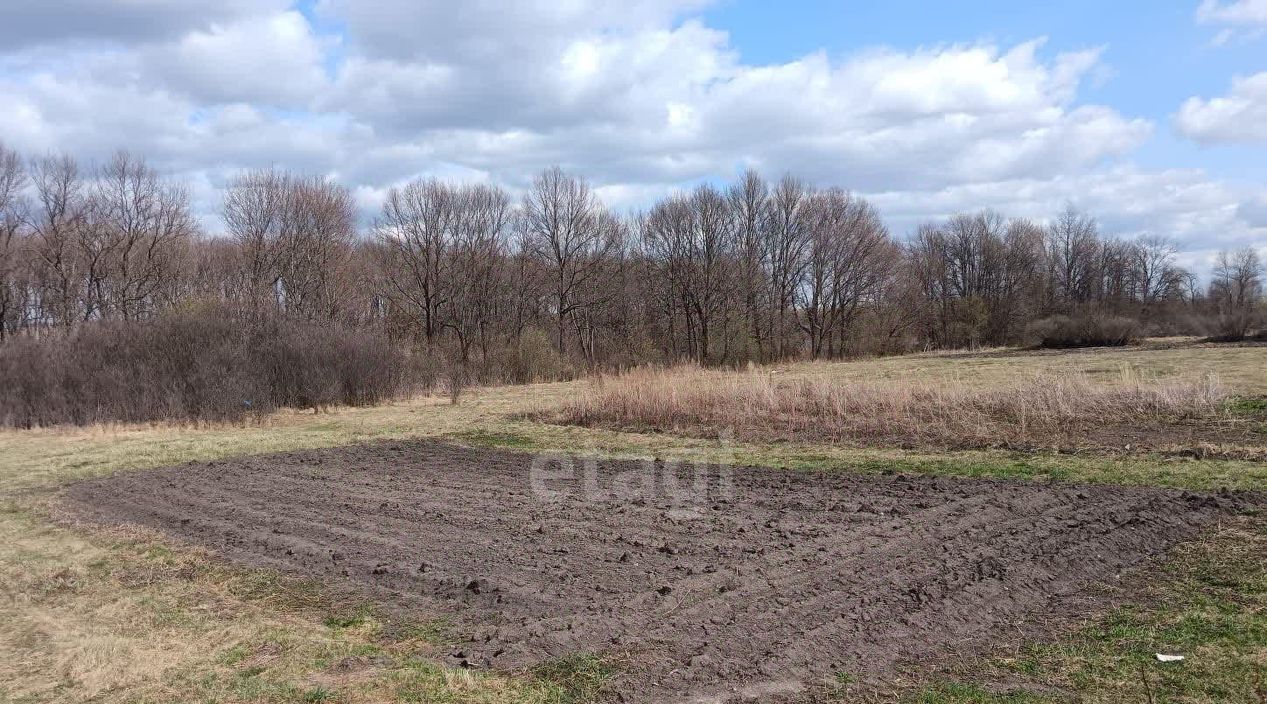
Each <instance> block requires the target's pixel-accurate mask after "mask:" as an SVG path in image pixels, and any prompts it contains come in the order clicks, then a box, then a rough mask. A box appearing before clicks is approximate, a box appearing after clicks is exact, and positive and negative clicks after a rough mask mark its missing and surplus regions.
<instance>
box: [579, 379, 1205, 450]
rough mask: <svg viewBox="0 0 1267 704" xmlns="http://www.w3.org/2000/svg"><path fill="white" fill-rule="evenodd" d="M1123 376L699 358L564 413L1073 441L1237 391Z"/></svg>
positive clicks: (1199, 416) (758, 431) (773, 435)
mask: <svg viewBox="0 0 1267 704" xmlns="http://www.w3.org/2000/svg"><path fill="white" fill-rule="evenodd" d="M1126 374H1127V378H1123V379H1122V380H1121V382H1120V383H1113V384H1104V383H1097V382H1093V381H1092V380H1091V379H1090V378H1088V377H1086V376H1084V375H1076V374H1075V375H1066V376H1054V375H1037V376H1034V377H1031V378H1029V379H1026V380H1024V381H1021V382H1016V383H1012V384H1010V385H1005V386H989V387H980V386H977V385H973V384H970V383H967V382H963V381H939V382H928V381H899V382H832V381H824V380H809V379H800V380H786V381H785V380H780V379H778V378H777V375H775V374H772V373H770V372H768V371H751V372H745V373H715V372H707V371H701V370H699V369H696V368H691V367H677V368H673V369H668V370H637V371H634V372H630V373H628V374H624V375H622V376H618V377H607V378H602V379H599V380H598V381H597V382H596V383H594V384H593V385H592V387H591V388H590V390H589V391H588V392H587V393H585V394H583V395H581V396H580V397H578V398H576V399H575V400H573V401H571V402H569V403H567V404H566V405H565V406H564V407H563V409H562V411H561V412H560V413H561V420H563V421H564V422H567V423H572V424H577V425H587V426H608V427H622V428H635V429H658V430H666V431H678V432H686V433H689V434H700V433H708V434H711V433H714V432H718V431H721V430H724V429H729V430H732V431H733V432H734V433H735V434H736V435H738V436H740V437H745V438H755V439H783V438H798V439H814V440H831V441H855V442H862V443H868V444H873V443H884V444H896V445H899V446H918V445H930V444H932V445H938V446H952V447H968V446H976V447H979V446H991V445H1034V444H1051V443H1056V444H1065V443H1067V442H1068V441H1069V440H1071V439H1075V440H1076V439H1077V438H1078V437H1079V436H1094V435H1097V434H1098V435H1103V434H1104V432H1105V431H1107V430H1112V429H1117V430H1118V431H1122V437H1126V438H1130V437H1134V436H1137V435H1138V434H1139V433H1141V432H1145V431H1148V430H1150V429H1151V430H1154V431H1155V430H1156V429H1158V428H1166V427H1174V426H1175V425H1178V424H1184V423H1189V422H1192V421H1200V420H1209V419H1212V418H1216V417H1218V416H1220V414H1221V413H1222V410H1221V409H1222V408H1223V407H1224V402H1225V400H1226V399H1227V396H1228V394H1227V392H1226V391H1225V389H1224V388H1223V386H1222V385H1220V384H1219V382H1218V380H1217V379H1216V378H1215V377H1213V376H1206V377H1202V378H1199V379H1175V380H1165V381H1157V380H1143V379H1139V378H1137V377H1133V376H1131V375H1129V372H1128V373H1126Z"/></svg>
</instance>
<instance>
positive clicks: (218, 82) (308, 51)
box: [137, 11, 326, 107]
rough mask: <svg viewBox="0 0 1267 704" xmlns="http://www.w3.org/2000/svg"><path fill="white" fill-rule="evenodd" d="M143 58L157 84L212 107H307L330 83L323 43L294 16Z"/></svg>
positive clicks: (184, 41) (234, 28)
mask: <svg viewBox="0 0 1267 704" xmlns="http://www.w3.org/2000/svg"><path fill="white" fill-rule="evenodd" d="M137 58H138V66H139V68H140V70H144V71H149V72H152V74H153V76H154V78H155V79H156V81H158V82H161V83H162V84H163V85H165V86H167V87H168V88H169V89H171V90H178V91H183V92H187V93H189V94H190V95H191V96H193V97H194V98H195V99H198V100H201V101H206V102H210V103H230V102H241V101H253V102H261V103H264V104H267V105H293V106H302V107H307V105H308V104H309V103H310V102H311V101H312V100H313V98H314V97H315V96H316V95H318V94H319V93H320V92H321V91H322V90H324V88H325V83H326V74H325V72H324V70H323V67H322V62H323V60H324V59H323V47H322V41H321V40H320V39H319V38H318V37H317V36H316V35H315V34H314V33H313V31H312V28H311V27H310V26H309V24H308V21H307V20H306V19H304V17H303V15H301V14H299V13H298V12H293V11H288V12H279V13H276V14H272V15H262V16H257V17H253V18H250V19H245V20H238V21H236V22H232V23H228V24H215V25H212V26H211V27H209V28H207V29H205V30H201V29H200V30H194V31H192V32H189V33H188V34H186V35H184V36H183V37H181V38H180V39H179V40H177V41H174V42H171V43H165V44H160V45H157V46H153V47H151V48H149V49H147V50H145V51H143V52H141V53H140V55H139V56H138V57H137Z"/></svg>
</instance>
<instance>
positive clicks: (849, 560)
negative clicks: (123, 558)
mask: <svg viewBox="0 0 1267 704" xmlns="http://www.w3.org/2000/svg"><path fill="white" fill-rule="evenodd" d="M64 500H65V503H66V504H67V506H68V507H69V508H70V509H71V510H72V512H73V513H74V514H76V515H78V516H79V517H80V518H82V519H84V520H86V521H88V522H94V523H118V522H130V523H138V524H142V525H146V526H151V527H154V528H157V529H160V530H162V531H164V532H166V533H168V534H170V535H172V536H176V537H178V538H180V539H183V540H186V541H189V542H192V543H196V544H201V545H204V546H207V547H210V548H212V549H215V550H217V551H219V552H220V553H221V554H222V555H223V556H225V557H226V558H228V559H231V560H235V561H239V562H242V563H246V564H249V565H254V566H265V567H275V568H279V569H282V570H284V571H287V572H291V573H299V574H303V575H307V576H313V577H316V578H318V579H320V580H322V581H324V582H327V583H330V584H335V585H340V586H342V587H347V588H352V589H354V590H358V591H365V592H367V593H369V594H371V595H372V596H374V597H376V598H378V599H379V600H380V602H382V603H383V604H384V605H385V606H386V607H387V608H389V609H396V610H400V611H413V612H417V613H420V614H430V615H436V614H444V615H454V614H456V616H457V622H458V624H459V626H458V630H459V633H460V634H461V636H462V637H463V638H465V642H464V643H463V644H461V645H460V646H458V647H457V648H456V649H455V650H454V652H453V654H452V658H453V659H454V660H455V661H458V662H461V663H463V664H467V665H470V666H475V667H494V668H505V669H515V668H520V667H525V666H528V665H531V664H533V663H535V662H540V661H542V660H545V659H549V658H554V657H559V656H563V655H566V654H570V653H576V652H588V653H620V654H621V655H622V657H623V658H625V659H626V661H627V663H628V667H627V669H626V671H625V672H624V674H622V675H621V676H620V677H619V678H618V680H617V681H616V682H615V683H614V690H615V694H616V696H618V697H619V696H623V697H625V698H628V699H630V700H634V701H648V700H654V701H726V700H729V699H731V698H741V699H748V698H755V699H762V698H775V697H778V698H783V697H786V696H788V695H789V694H794V693H796V692H798V691H810V690H811V689H812V688H813V686H814V685H815V684H817V683H821V682H823V681H825V680H827V679H829V678H831V677H832V676H833V675H834V674H835V673H838V672H848V673H851V674H854V675H857V674H863V675H874V676H882V675H883V674H884V673H885V672H888V671H891V670H892V668H893V667H894V666H895V665H897V664H899V663H903V662H920V661H933V660H937V659H940V658H944V657H946V656H949V655H951V654H954V653H961V652H969V651H973V650H976V649H981V648H985V647H988V646H989V645H991V644H992V643H997V642H999V641H1000V640H1006V639H1008V638H1013V637H1015V634H1016V632H1017V628H1018V624H1020V623H1022V622H1025V621H1032V620H1034V619H1041V618H1042V617H1043V616H1044V615H1045V614H1049V613H1050V612H1051V610H1052V609H1053V608H1054V605H1055V604H1057V603H1058V602H1060V600H1061V599H1064V598H1068V597H1071V596H1073V595H1076V594H1078V593H1079V592H1081V591H1083V590H1085V589H1086V588H1087V587H1088V586H1090V585H1091V584H1094V583H1097V582H1105V581H1108V580H1111V579H1113V578H1114V577H1115V576H1116V575H1117V574H1118V573H1120V572H1121V571H1122V570H1123V569H1125V568H1128V567H1131V566H1133V565H1137V564H1139V563H1141V562H1143V561H1145V560H1148V559H1149V558H1150V557H1152V556H1154V555H1157V554H1158V553H1161V552H1163V551H1164V550H1166V549H1167V548H1168V547H1170V546H1171V545H1173V544H1174V543H1175V542H1177V541H1181V540H1184V539H1188V538H1191V537H1193V536H1194V535H1195V534H1196V533H1197V532H1198V531H1199V530H1200V529H1201V527H1202V526H1203V525H1206V524H1208V523H1210V522H1211V521H1213V520H1215V519H1216V518H1218V517H1219V516H1220V515H1224V514H1227V513H1229V512H1232V511H1235V510H1236V509H1237V508H1238V506H1237V504H1238V499H1236V498H1234V497H1229V496H1218V495H1205V494H1192V493H1188V492H1181V491H1170V490H1160V489H1147V488H1123V487H1105V486H1071V485H1062V484H1037V483H1027V482H1005V481H990V480H958V479H944V478H926V477H907V476H901V475H897V476H861V475H852V474H847V473H820V472H797V471H787V470H771V469H763V468H755V467H744V468H735V469H733V470H726V469H724V468H713V467H710V468H699V467H680V466H674V465H672V464H665V463H663V462H657V463H640V462H632V461H603V462H597V461H593V460H581V459H577V460H575V461H572V460H571V459H567V458H550V457H542V456H538V457H537V459H536V462H535V464H534V456H533V455H526V454H519V453H513V452H501V451H489V450H480V449H472V448H466V447H459V446H455V445H448V444H443V443H438V442H433V441H411V442H393V443H380V444H372V445H361V446H353V447H346V448H334V449H323V450H311V451H303V452H292V453H284V454H273V455H265V456H257V457H245V458H241V459H235V460H229V461H217V462H204V463H194V464H189V465H183V466H178V467H169V468H165V469H159V470H152V471H145V472H133V473H124V474H119V475H115V476H113V477H109V478H106V479H100V480H93V481H87V482H82V483H79V484H76V485H73V486H71V487H70V488H69V489H68V490H67V491H66V494H65V496H64Z"/></svg>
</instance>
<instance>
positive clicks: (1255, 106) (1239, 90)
mask: <svg viewBox="0 0 1267 704" xmlns="http://www.w3.org/2000/svg"><path fill="white" fill-rule="evenodd" d="M1175 125H1176V126H1177V127H1178V128H1179V131H1180V132H1182V133H1183V134H1184V135H1187V136H1188V137H1191V138H1193V139H1196V140H1199V141H1201V142H1206V143H1212V142H1267V71H1264V72H1263V73H1256V74H1254V75H1252V76H1247V77H1244V78H1237V79H1235V80H1234V81H1232V88H1231V90H1230V91H1228V94H1227V95H1225V96H1222V97H1218V98H1210V99H1205V98H1199V97H1192V98H1188V99H1187V100H1186V101H1184V103H1183V105H1182V106H1181V107H1180V108H1179V112H1178V114H1177V115H1175Z"/></svg>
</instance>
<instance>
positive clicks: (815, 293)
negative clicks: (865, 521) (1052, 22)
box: [0, 145, 1263, 380]
mask: <svg viewBox="0 0 1267 704" xmlns="http://www.w3.org/2000/svg"><path fill="white" fill-rule="evenodd" d="M221 216H222V221H223V223H224V231H223V232H222V233H205V232H202V231H201V229H200V227H199V224H198V221H197V219H196V218H195V217H194V215H193V213H192V210H191V198H190V194H189V191H188V189H186V188H185V187H183V186H182V185H181V184H179V183H177V182H175V181H172V180H170V179H167V178H164V177H163V176H162V175H160V174H159V173H158V172H157V171H156V170H155V169H154V168H152V167H151V166H149V165H148V164H147V162H146V161H145V160H144V159H143V158H141V157H139V156H136V155H134V154H130V153H127V152H119V153H117V154H116V155H115V156H114V157H113V158H112V159H110V160H109V161H108V162H106V163H105V164H104V165H101V166H99V167H96V168H91V169H89V168H85V167H84V166H83V165H81V164H79V163H78V162H77V161H76V160H74V159H72V158H70V157H66V156H43V157H38V158H31V159H27V158H23V157H22V156H21V155H19V154H17V153H16V152H14V151H12V150H9V149H6V148H4V147H3V146H2V145H0V340H6V339H11V338H13V337H15V336H42V335H50V334H58V331H64V330H73V329H75V328H77V327H79V326H83V325H85V324H92V323H95V322H110V321H122V322H141V321H147V320H152V319H154V318H156V317H159V316H161V315H163V314H164V313H166V312H169V311H173V310H178V309H182V308H188V307H189V306H196V305H202V304H207V303H214V304H216V305H219V306H223V307H224V308H225V309H226V310H231V311H233V315H234V316H236V317H239V318H240V319H241V320H242V321H244V322H249V321H251V320H253V319H257V318H262V317H277V316H280V317H283V318H286V319H294V320H299V321H304V322H305V323H313V324H328V325H337V326H340V327H344V328H349V327H350V328H356V329H372V330H373V331H374V332H375V333H376V334H382V335H385V336H387V337H388V338H389V339H391V340H392V341H394V342H395V343H397V344H399V345H402V346H407V347H412V348H413V349H415V350H421V351H426V352H429V353H434V354H437V355H441V356H443V357H445V358H447V359H450V360H454V361H456V362H459V363H461V364H462V366H463V367H464V368H469V369H471V370H472V371H473V372H474V373H477V374H481V375H484V376H486V377H501V378H507V379H512V380H528V379H531V378H542V377H550V376H558V375H564V374H567V373H570V371H575V370H581V369H586V368H595V367H614V366H626V365H633V364H638V363H643V362H650V361H675V360H681V359H689V360H694V361H697V362H699V363H702V364H714V365H735V364H742V363H746V362H749V361H755V362H767V361H775V360H782V359H789V358H836V357H841V356H845V355H853V354H870V353H888V352H899V351H905V350H911V349H928V348H946V347H963V346H982V345H1003V344H1018V343H1026V342H1030V341H1033V340H1032V338H1033V336H1034V335H1035V330H1038V329H1040V328H1042V325H1041V323H1042V322H1043V321H1050V320H1051V319H1053V318H1055V317H1062V318H1064V319H1081V320H1092V319H1104V318H1109V317H1112V318H1115V319H1119V320H1120V319H1127V320H1129V321H1131V323H1132V324H1138V325H1140V326H1142V327H1143V329H1145V330H1147V331H1150V332H1154V333H1167V332H1178V333H1195V334H1208V335H1218V336H1221V337H1225V338H1229V339H1232V338H1238V337H1243V336H1245V335H1247V334H1250V333H1251V332H1252V331H1253V330H1254V329H1256V327H1257V326H1258V325H1260V324H1261V321H1260V319H1259V315H1260V312H1261V309H1262V299H1263V285H1262V278H1263V276H1262V266H1261V263H1260V261H1259V259H1258V256H1257V254H1256V253H1255V252H1254V251H1253V250H1252V249H1249V248H1246V249H1243V250H1238V251H1228V252H1223V253H1221V254H1220V255H1219V257H1218V260H1217V262H1216V265H1215V267H1214V270H1213V275H1212V277H1211V280H1210V281H1209V283H1208V285H1205V286H1202V285H1200V283H1199V281H1198V279H1197V277H1195V276H1194V275H1193V274H1192V273H1190V272H1188V271H1185V270H1184V269H1183V268H1181V267H1179V266H1178V265H1177V264H1176V250H1175V248H1174V246H1173V245H1172V244H1171V243H1170V242H1168V241H1167V240H1165V239H1163V238H1158V237H1147V236H1146V237H1138V238H1133V239H1118V238H1114V237H1111V236H1107V235H1105V234H1104V233H1102V232H1101V231H1100V229H1099V227H1098V226H1097V223H1096V221H1095V220H1094V218H1092V217H1091V216H1090V215H1089V214H1087V213H1084V212H1080V211H1078V210H1077V209H1075V208H1073V207H1072V206H1070V207H1067V208H1066V209H1064V210H1063V211H1062V212H1060V213H1056V214H1054V217H1053V218H1051V220H1050V221H1049V222H1047V223H1040V222H1035V221H1032V220H1027V219H1023V218H1008V217H1005V216H1003V215H1001V214H998V213H995V212H992V211H982V212H978V213H967V214H959V215H954V216H952V217H949V218H946V219H944V220H939V221H933V222H927V223H924V224H922V225H920V226H919V227H918V228H917V229H916V231H915V232H914V233H911V235H910V236H909V237H908V238H906V239H905V240H903V239H899V238H897V237H895V236H894V235H893V233H890V232H889V231H888V229H887V228H886V227H885V225H884V222H883V220H882V218H881V216H880V213H879V212H878V211H877V209H876V208H875V206H874V205H873V204H871V203H870V202H868V201H867V200H866V199H865V198H863V197H860V196H859V195H857V194H855V193H851V192H849V191H846V190H842V189H838V188H819V187H816V186H814V185H812V184H809V183H806V182H805V181H802V180H800V179H798V178H796V177H794V176H790V175H788V176H783V177H782V178H779V179H777V180H769V179H767V178H765V177H763V176H762V175H760V174H758V173H756V172H754V171H749V172H748V173H745V174H743V175H742V176H741V177H739V178H738V179H737V180H735V181H734V182H733V183H730V184H726V185H711V184H705V185H701V186H698V187H696V188H695V189H693V190H690V191H686V192H681V193H676V194H673V195H670V196H667V197H665V198H663V199H661V200H660V201H658V202H656V203H655V204H653V205H652V206H651V207H649V208H647V209H645V210H644V211H641V212H638V213H635V214H632V215H620V214H617V213H614V212H613V211H612V210H611V209H609V208H608V207H606V206H605V205H604V204H603V203H602V202H601V200H600V199H599V198H598V196H597V195H596V194H595V192H594V190H593V188H592V187H591V186H590V185H589V184H588V183H587V182H586V181H585V180H584V179H583V178H581V177H579V176H577V175H574V174H570V173H567V172H565V171H563V170H561V169H559V168H551V169H547V170H545V171H543V172H542V173H541V174H540V175H538V176H537V177H536V178H535V179H534V180H533V182H532V184H531V185H530V186H529V187H528V188H527V189H526V192H525V193H524V194H523V195H522V196H521V197H515V196H512V195H511V193H510V192H509V191H507V190H506V189H504V188H501V187H499V186H496V185H490V184H484V183H479V184H459V183H449V182H445V181H441V180H437V179H418V180H415V181H412V182H409V183H407V184H405V185H402V186H399V187H395V188H392V189H391V190H390V191H389V192H388V193H387V195H386V198H385V201H384V203H383V205H382V208H381V210H380V212H379V213H378V214H377V216H376V217H375V218H374V219H373V222H372V223H369V224H368V225H366V226H363V225H362V224H360V223H359V222H358V216H357V208H356V205H355V202H354V199H353V197H352V194H351V193H350V191H349V190H348V189H347V188H346V187H344V186H342V185H339V184H336V183H334V182H332V181H330V180H328V179H324V178H321V177H315V176H306V175H300V174H295V173H291V172H287V171H283V170H277V169H265V170H255V171H249V172H245V173H242V174H240V175H239V176H237V177H236V178H234V179H233V180H232V182H231V183H230V184H229V185H228V186H227V188H226V189H225V192H224V198H223V204H222V209H221ZM1049 327H1050V326H1049Z"/></svg>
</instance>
